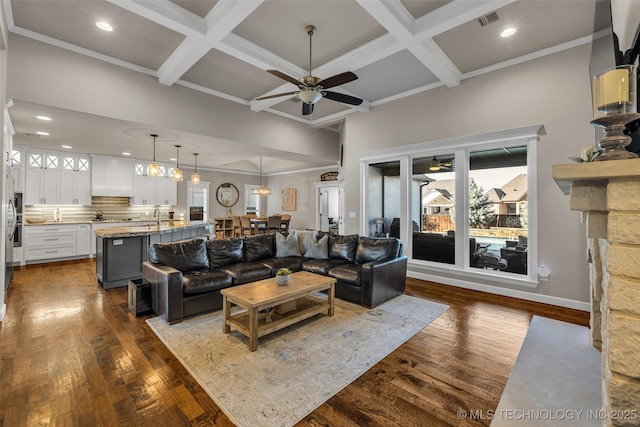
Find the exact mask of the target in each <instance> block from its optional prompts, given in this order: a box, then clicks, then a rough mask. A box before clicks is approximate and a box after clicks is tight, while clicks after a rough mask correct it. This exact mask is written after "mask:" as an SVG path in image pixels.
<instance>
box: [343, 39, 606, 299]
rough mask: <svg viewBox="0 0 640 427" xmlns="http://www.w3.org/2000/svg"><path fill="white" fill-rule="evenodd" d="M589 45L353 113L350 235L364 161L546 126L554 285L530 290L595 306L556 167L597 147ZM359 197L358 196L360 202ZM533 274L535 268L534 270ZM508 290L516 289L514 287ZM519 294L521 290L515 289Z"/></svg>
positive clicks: (544, 226) (541, 157) (546, 229)
mask: <svg viewBox="0 0 640 427" xmlns="http://www.w3.org/2000/svg"><path fill="white" fill-rule="evenodd" d="M589 60H590V47H589V46H588V45H583V46H580V47H576V48H573V49H571V50H568V51H564V52H560V53H557V54H554V55H550V56H546V57H544V58H541V59H538V60H535V61H530V62H527V63H523V64H519V65H516V66H512V67H509V68H506V69H503V70H500V71H495V72H493V73H490V74H485V75H482V76H478V77H475V78H471V79H467V80H463V81H462V84H461V85H460V86H459V87H456V88H452V89H448V88H446V87H440V88H437V89H433V90H431V91H428V92H424V93H420V94H417V95H414V96H412V97H408V98H404V99H402V100H398V101H396V102H393V103H388V104H383V105H380V106H377V107H374V108H372V110H371V111H370V112H369V113H367V114H351V115H349V116H348V117H347V119H346V123H345V125H344V133H345V134H344V144H345V152H346V153H347V155H346V159H347V160H346V161H347V164H346V165H345V166H346V167H345V186H346V191H347V194H348V197H347V201H346V210H347V211H355V212H357V213H358V217H357V218H355V219H350V218H348V217H347V218H346V232H347V233H348V232H357V231H359V230H360V228H361V227H360V221H362V218H360V205H359V202H358V200H359V199H360V197H359V196H360V176H359V157H360V155H361V154H362V153H366V152H371V151H374V150H376V149H383V148H388V147H394V146H401V145H406V144H411V143H418V142H425V141H431V140H437V139H443V138H450V137H455V136H462V135H473V134H480V133H486V132H492V131H497V130H503V129H511V128H518V127H523V126H528V125H533V124H542V125H544V127H545V129H546V133H547V135H546V136H543V137H541V139H540V143H539V146H538V147H539V149H538V159H537V160H538V171H537V174H538V180H537V185H538V198H539V207H538V213H537V214H538V218H539V231H538V233H539V264H545V265H546V266H547V267H548V268H549V269H550V271H551V276H550V278H549V281H548V282H543V283H541V284H540V285H539V286H538V288H537V289H534V290H530V289H527V288H522V289H524V290H525V291H527V292H533V293H536V294H541V295H546V296H552V297H556V298H560V299H568V300H573V301H581V302H587V301H589V282H588V269H587V263H586V255H585V253H586V243H585V237H584V236H585V234H584V233H585V231H584V226H583V225H582V224H581V223H580V215H579V213H577V212H572V211H570V210H569V200H568V198H567V197H566V196H564V195H563V194H562V192H561V191H560V189H559V188H558V186H557V185H556V184H555V182H554V181H553V179H552V176H551V167H552V165H554V164H560V163H567V162H568V161H567V156H570V155H579V154H580V152H581V147H582V146H584V145H592V144H593V142H594V137H593V132H594V130H593V128H592V127H591V126H590V125H589V121H590V120H591V118H592V111H591V90H590V77H589ZM356 196H358V197H356ZM532 268H535V267H534V266H532ZM507 287H509V286H507ZM516 289H518V288H516Z"/></svg>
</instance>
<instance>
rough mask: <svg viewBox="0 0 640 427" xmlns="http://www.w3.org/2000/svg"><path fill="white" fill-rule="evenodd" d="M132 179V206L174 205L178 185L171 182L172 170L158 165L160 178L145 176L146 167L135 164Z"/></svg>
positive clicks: (176, 201)
mask: <svg viewBox="0 0 640 427" xmlns="http://www.w3.org/2000/svg"><path fill="white" fill-rule="evenodd" d="M134 171H135V175H134V178H133V200H132V202H131V204H132V205H151V206H155V205H176V204H177V203H178V185H177V183H176V182H175V181H174V180H173V171H174V168H173V167H172V166H168V165H160V176H157V177H156V176H147V165H146V164H145V163H141V162H136V163H135V164H134Z"/></svg>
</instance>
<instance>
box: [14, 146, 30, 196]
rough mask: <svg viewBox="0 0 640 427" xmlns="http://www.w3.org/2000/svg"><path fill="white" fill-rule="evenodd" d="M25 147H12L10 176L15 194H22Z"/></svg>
mask: <svg viewBox="0 0 640 427" xmlns="http://www.w3.org/2000/svg"><path fill="white" fill-rule="evenodd" d="M25 153H26V147H24V146H20V145H14V146H13V150H11V175H12V176H13V182H14V189H15V191H16V192H17V193H22V192H24V164H25Z"/></svg>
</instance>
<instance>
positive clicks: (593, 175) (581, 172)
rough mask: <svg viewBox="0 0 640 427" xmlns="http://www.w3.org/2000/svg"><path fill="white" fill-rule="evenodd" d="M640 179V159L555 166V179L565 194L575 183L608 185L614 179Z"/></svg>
mask: <svg viewBox="0 0 640 427" xmlns="http://www.w3.org/2000/svg"><path fill="white" fill-rule="evenodd" d="M633 177H636V178H640V158H638V159H627V160H610V161H604V162H584V163H570V164H563V165H553V179H554V180H555V182H556V183H557V184H558V187H560V190H562V192H563V193H564V194H567V195H568V194H569V193H570V192H571V186H572V185H573V183H574V182H577V183H580V184H587V185H598V184H600V185H606V184H607V182H608V181H609V180H610V179H612V178H633Z"/></svg>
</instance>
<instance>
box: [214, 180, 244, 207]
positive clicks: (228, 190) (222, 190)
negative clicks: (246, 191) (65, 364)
mask: <svg viewBox="0 0 640 427" xmlns="http://www.w3.org/2000/svg"><path fill="white" fill-rule="evenodd" d="M239 198H240V193H239V192H238V188H237V187H236V186H235V185H233V184H231V183H228V182H225V183H224V184H220V185H219V186H218V188H217V189H216V200H217V201H218V203H220V204H221V205H222V206H224V207H226V208H230V207H231V206H234V205H235V204H236V203H238V199H239Z"/></svg>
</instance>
